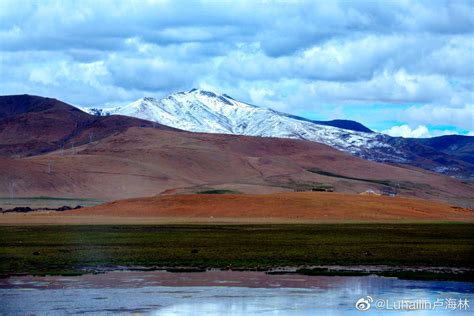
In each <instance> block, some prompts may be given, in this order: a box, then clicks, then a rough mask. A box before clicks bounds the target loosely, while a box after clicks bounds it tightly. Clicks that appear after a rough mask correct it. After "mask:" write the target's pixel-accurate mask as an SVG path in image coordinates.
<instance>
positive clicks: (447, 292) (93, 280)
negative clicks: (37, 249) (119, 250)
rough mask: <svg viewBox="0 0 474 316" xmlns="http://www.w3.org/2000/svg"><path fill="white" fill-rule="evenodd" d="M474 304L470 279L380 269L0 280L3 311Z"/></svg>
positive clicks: (382, 310)
mask: <svg viewBox="0 0 474 316" xmlns="http://www.w3.org/2000/svg"><path fill="white" fill-rule="evenodd" d="M358 301H359V302H358ZM356 302H358V307H359V309H362V310H364V309H365V311H360V310H358V309H357V308H356ZM473 303H474V283H468V282H447V281H409V280H400V279H396V278H385V277H378V276H363V277H337V276H304V275H296V274H286V275H267V274H265V273H264V272H248V271H246V272H237V271H219V270H212V271H208V272H203V273H171V272H165V271H116V272H107V273H103V274H88V275H82V276H71V277H64V276H46V277H34V276H20V277H10V278H6V279H0V314H4V315H11V314H19V315H24V314H49V315H55V314H99V315H102V314H103V315H109V314H110V315H112V314H114V315H116V314H134V313H141V314H147V315H148V314H150V315H203V314H208V315H256V314H258V315H315V314H316V313H318V314H324V315H325V316H330V315H367V314H372V315H378V314H382V315H392V314H397V315H398V314H400V311H401V309H403V311H404V312H402V313H401V314H405V313H406V315H431V314H433V313H437V314H440V315H441V314H443V315H445V314H452V315H456V314H462V315H468V314H472V312H473V310H474V308H473V306H472V305H473Z"/></svg>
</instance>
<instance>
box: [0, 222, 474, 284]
mask: <svg viewBox="0 0 474 316" xmlns="http://www.w3.org/2000/svg"><path fill="white" fill-rule="evenodd" d="M473 254H474V224H461V223H459V224H458V223H439V224H308V225H154V226H147V225H134V226H133V225H115V226H113V225H107V226H101V225H89V226H86V225H68V226H3V227H0V275H3V276H8V275H14V274H36V275H44V274H80V273H84V272H86V271H89V272H91V271H92V272H94V271H101V270H102V269H106V268H114V267H117V266H129V267H133V266H135V267H137V266H140V267H145V268H156V267H174V268H177V267H191V268H198V269H202V268H211V267H212V268H233V269H268V268H275V267H303V266H315V265H342V266H347V265H388V266H394V267H396V266H413V267H419V266H423V267H464V268H474V262H473V260H472V258H473ZM302 272H305V270H302ZM306 272H308V271H306ZM310 273H311V272H310ZM314 273H316V274H317V270H315V271H313V274H314ZM321 274H324V271H323V272H321Z"/></svg>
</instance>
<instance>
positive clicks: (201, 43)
mask: <svg viewBox="0 0 474 316" xmlns="http://www.w3.org/2000/svg"><path fill="white" fill-rule="evenodd" d="M192 88H200V89H205V90H210V91H214V92H216V93H225V94H228V95H230V96H232V97H233V98H235V99H237V100H240V101H244V102H247V103H251V104H254V105H258V106H263V107H269V108H273V109H276V110H279V111H283V112H287V113H291V114H295V115H300V116H305V117H308V118H311V119H318V120H327V119H351V120H356V121H359V122H361V123H363V124H365V125H366V126H368V127H369V128H371V129H373V130H376V131H381V132H384V133H388V134H390V135H393V136H404V137H431V136H439V135H445V134H463V135H474V1H471V0H466V1H457V0H450V1H437V0H430V1H405V0H392V1H390V0H385V1H324V0H321V1H317V0H309V1H284V2H283V1H255V0H248V1H190V0H189V1H179V0H178V1H176V0H174V1H167V0H156V1H151V0H149V1H146V0H140V1H120V0H111V1H107V0H94V1H88V0H82V1H48V0H41V1H40V0H37V1H24V0H13V1H10V0H0V95H10V94H34V95H41V96H47V97H54V98H57V99H60V100H63V101H65V102H67V103H70V104H73V105H78V106H86V107H87V106H89V107H90V106H94V107H100V106H112V105H122V104H127V103H130V102H132V101H134V100H136V99H139V98H142V97H145V96H151V97H157V98H161V97H165V96H167V95H169V94H170V93H173V92H177V91H188V90H190V89H192Z"/></svg>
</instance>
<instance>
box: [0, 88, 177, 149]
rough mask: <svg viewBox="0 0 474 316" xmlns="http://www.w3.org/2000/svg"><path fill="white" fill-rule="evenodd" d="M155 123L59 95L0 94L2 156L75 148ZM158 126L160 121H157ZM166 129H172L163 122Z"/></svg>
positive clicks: (0, 143)
mask: <svg viewBox="0 0 474 316" xmlns="http://www.w3.org/2000/svg"><path fill="white" fill-rule="evenodd" d="M152 125H153V123H151V122H148V121H144V120H139V119H136V118H131V117H125V116H103V117H98V116H93V115H90V114H88V113H85V112H83V111H81V110H79V109H77V108H75V107H73V106H71V105H69V104H66V103H64V102H61V101H59V100H56V99H51V98H43V97H38V96H31V95H12V96H2V97H0V140H1V141H0V156H17V157H20V156H29V155H36V154H40V153H45V152H49V151H52V150H56V149H60V148H72V147H74V146H78V145H82V144H86V143H88V142H90V141H93V140H99V139H102V138H104V137H107V136H110V135H112V134H115V133H118V132H121V131H124V130H126V129H127V128H129V127H132V126H152ZM155 126H156V124H155ZM157 127H159V128H163V129H171V128H168V127H164V126H162V125H159V126H157Z"/></svg>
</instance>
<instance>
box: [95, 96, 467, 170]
mask: <svg viewBox="0 0 474 316" xmlns="http://www.w3.org/2000/svg"><path fill="white" fill-rule="evenodd" d="M104 111H107V112H110V113H111V114H120V115H126V116H132V117H137V118H141V119H145V120H150V121H154V122H157V123H160V124H163V125H166V126H171V127H174V128H178V129H182V130H186V131H191V132H204V133H222V134H235V135H247V136H260V137H281V138H293V139H303V140H310V141H315V142H319V143H323V144H326V145H329V146H331V147H333V148H336V149H339V150H342V151H345V152H348V153H350V154H352V155H355V156H357V157H360V158H364V159H367V160H373V161H378V162H384V163H394V164H407V165H413V166H416V167H421V168H424V169H427V170H430V171H434V172H438V173H443V174H446V175H451V176H456V177H460V178H464V179H474V161H473V159H472V158H470V157H473V156H474V137H468V138H467V140H464V138H462V140H461V138H457V137H451V138H447V139H449V140H452V141H453V142H461V143H463V148H464V150H463V151H462V152H461V151H456V150H445V149H443V148H441V147H442V145H441V144H442V143H443V142H442V141H441V142H439V141H437V140H436V139H435V138H433V139H434V140H433V139H432V140H431V141H428V140H424V139H410V138H402V137H391V136H389V135H385V134H381V133H377V132H374V131H372V130H370V129H368V128H367V127H365V126H364V125H362V124H360V123H358V122H355V121H348V120H333V121H315V120H310V119H306V118H303V117H299V116H295V115H291V114H287V113H283V112H279V111H276V110H273V109H267V108H263V107H258V106H256V105H251V104H248V103H245V102H240V101H237V100H235V99H234V98H232V97H230V96H228V95H226V94H222V95H219V94H216V93H214V92H210V91H205V90H199V89H191V90H190V91H188V92H177V93H173V94H171V95H169V96H168V97H166V98H163V99H159V100H158V99H155V98H151V97H145V98H141V99H138V100H136V101H135V102H132V103H130V104H128V105H125V106H121V107H114V108H104ZM464 143H466V144H464ZM452 145H456V144H449V145H448V147H449V146H452Z"/></svg>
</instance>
